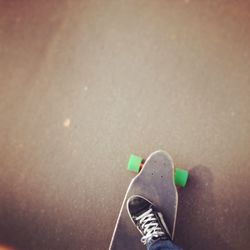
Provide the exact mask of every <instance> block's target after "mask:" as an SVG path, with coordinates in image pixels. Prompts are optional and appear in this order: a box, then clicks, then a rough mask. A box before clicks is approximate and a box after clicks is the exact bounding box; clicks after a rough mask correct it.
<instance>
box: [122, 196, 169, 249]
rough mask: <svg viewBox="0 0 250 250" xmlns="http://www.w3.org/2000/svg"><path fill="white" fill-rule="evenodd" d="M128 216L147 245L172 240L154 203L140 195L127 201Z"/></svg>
mask: <svg viewBox="0 0 250 250" xmlns="http://www.w3.org/2000/svg"><path fill="white" fill-rule="evenodd" d="M127 210H128V214H129V216H130V218H131V220H132V221H133V223H134V224H135V226H136V227H137V228H138V230H139V231H140V233H141V234H142V238H141V242H142V243H143V244H144V245H146V244H148V243H150V242H152V241H154V240H158V239H164V240H171V236H170V233H169V230H168V228H167V226H166V223H165V221H164V219H163V215H162V213H161V212H159V211H158V210H157V209H156V207H155V206H154V205H153V203H152V202H150V201H149V200H147V199H145V198H144V197H142V196H139V195H133V196H131V197H130V198H129V199H128V201H127Z"/></svg>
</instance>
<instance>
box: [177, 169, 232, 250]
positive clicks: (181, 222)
mask: <svg viewBox="0 0 250 250" xmlns="http://www.w3.org/2000/svg"><path fill="white" fill-rule="evenodd" d="M216 220H217V210H216V206H215V199H214V193H213V175H212V172H211V171H210V169H209V168H208V167H205V166H195V167H194V168H192V169H191V170H190V178H189V182H188V184H187V186H186V188H184V189H180V190H179V207H178V217H177V222H176V223H177V224H176V233H175V236H176V237H175V240H176V242H177V243H178V244H179V245H181V246H182V247H183V248H184V249H185V250H196V249H197V250H198V249H199V250H200V249H203V250H206V249H207V250H208V249H209V250H211V249H213V250H216V249H228V250H230V249H231V248H230V247H229V246H228V244H227V243H226V242H224V241H223V239H222V238H221V237H220V235H218V232H216Z"/></svg>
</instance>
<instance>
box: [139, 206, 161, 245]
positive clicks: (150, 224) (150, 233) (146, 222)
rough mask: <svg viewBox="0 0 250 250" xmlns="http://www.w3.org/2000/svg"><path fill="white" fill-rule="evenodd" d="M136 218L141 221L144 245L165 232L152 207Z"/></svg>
mask: <svg viewBox="0 0 250 250" xmlns="http://www.w3.org/2000/svg"><path fill="white" fill-rule="evenodd" d="M136 220H137V221H139V223H140V225H141V229H142V231H143V234H144V236H143V237H142V238H141V242H142V243H143V244H144V245H146V244H147V243H148V242H149V241H150V240H152V238H153V237H155V238H157V237H160V236H162V235H164V234H165V233H164V232H163V231H162V228H161V227H160V226H159V224H158V222H157V219H156V218H155V215H154V213H152V208H150V209H149V210H148V211H146V212H145V213H143V214H141V215H140V216H138V217H137V218H136Z"/></svg>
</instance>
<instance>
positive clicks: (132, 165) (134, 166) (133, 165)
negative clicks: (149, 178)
mask: <svg viewBox="0 0 250 250" xmlns="http://www.w3.org/2000/svg"><path fill="white" fill-rule="evenodd" d="M142 160H143V159H142V158H141V157H139V156H137V155H130V158H129V162H128V170H129V171H133V172H136V173H139V171H140V168H141V163H142Z"/></svg>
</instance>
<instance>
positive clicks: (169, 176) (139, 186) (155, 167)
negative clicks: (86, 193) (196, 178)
mask: <svg viewBox="0 0 250 250" xmlns="http://www.w3.org/2000/svg"><path fill="white" fill-rule="evenodd" d="M128 169H129V170H132V171H135V172H137V173H138V174H137V176H136V177H134V178H133V179H132V180H131V182H130V184H129V187H128V189H127V192H126V194H125V198H124V200H123V203H122V206H121V209H120V212H119V215H118V218H117V221H116V225H115V229H114V232H113V235H112V239H111V242H110V246H109V250H125V249H126V250H127V249H131V250H141V249H145V246H144V245H143V244H142V243H141V241H140V239H141V237H142V235H141V234H140V232H139V231H138V229H137V228H136V227H135V225H134V224H133V223H132V221H131V219H130V217H129V215H128V212H127V207H126V203H127V199H128V198H129V197H130V196H132V195H141V196H143V197H145V198H146V199H148V200H150V201H151V202H152V203H154V205H155V206H156V207H157V208H158V209H159V211H161V213H162V214H163V217H164V219H165V222H166V224H167V226H168V229H169V232H170V235H171V238H172V239H173V238H174V232H175V223H176V216H177V206H178V193H177V189H176V185H179V186H182V187H184V186H185V185H186V183H187V179H188V171H186V170H183V169H179V168H174V163H173V160H172V158H171V156H170V155H169V154H168V153H167V152H164V151H156V152H154V153H152V154H151V155H150V156H149V157H148V158H147V159H146V160H143V159H142V158H140V157H138V156H136V155H131V157H130V160H129V163H128Z"/></svg>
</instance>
